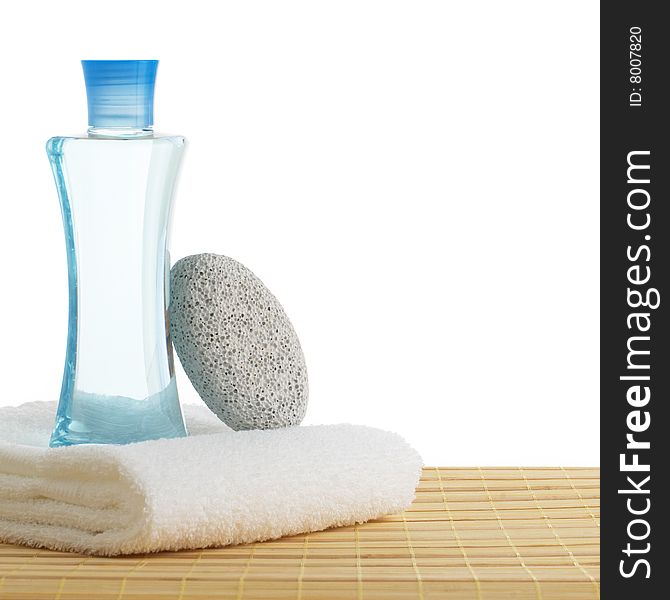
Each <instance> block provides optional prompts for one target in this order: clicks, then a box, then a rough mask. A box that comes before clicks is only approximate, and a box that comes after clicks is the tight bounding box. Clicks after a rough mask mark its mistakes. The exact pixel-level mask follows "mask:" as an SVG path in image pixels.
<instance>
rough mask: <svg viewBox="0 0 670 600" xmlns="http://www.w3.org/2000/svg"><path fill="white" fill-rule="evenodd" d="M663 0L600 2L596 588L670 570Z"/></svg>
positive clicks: (642, 592) (663, 589)
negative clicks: (598, 579) (599, 513)
mask: <svg viewBox="0 0 670 600" xmlns="http://www.w3.org/2000/svg"><path fill="white" fill-rule="evenodd" d="M663 8H664V6H663V3H661V2H645V1H640V2H620V1H618V0H617V1H612V2H603V3H601V58H600V61H601V98H600V103H601V167H600V177H601V200H600V207H601V323H600V324H601V372H600V377H601V410H602V426H601V466H602V501H601V502H602V532H601V536H602V537H601V557H602V597H603V598H605V599H606V600H607V599H609V598H619V597H621V598H631V599H635V600H638V599H639V600H644V599H647V598H649V599H657V598H664V597H666V594H667V586H668V583H667V580H668V578H669V577H670V567H669V566H668V564H667V563H668V557H669V556H670V551H669V550H668V548H667V547H666V544H667V541H666V540H667V539H668V525H667V520H668V519H667V514H668V512H670V494H669V493H668V490H670V451H669V448H670V443H669V440H670V422H669V420H668V409H667V405H668V403H669V402H670V394H669V392H668V389H669V387H668V379H669V377H670V352H669V351H668V347H669V344H670V332H669V331H668V316H667V315H668V307H670V287H669V286H668V280H669V278H670V220H669V218H668V204H669V203H670V151H669V150H668V148H669V146H670V135H669V132H668V122H669V119H670V92H669V90H670V29H668V24H667V21H666V19H665V18H664V16H663V14H664V12H665V11H663V10H662V9H663Z"/></svg>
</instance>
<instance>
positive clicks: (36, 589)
mask: <svg viewBox="0 0 670 600" xmlns="http://www.w3.org/2000/svg"><path fill="white" fill-rule="evenodd" d="M599 477H600V472H599V470H598V469H582V468H533V469H531V468H460V469H452V468H441V467H440V468H438V467H428V468H426V469H424V471H423V476H422V478H421V482H420V484H419V487H418V489H417V497H416V500H415V502H414V504H413V505H412V506H411V507H410V508H409V509H408V510H407V511H406V512H405V513H403V514H401V515H394V516H389V517H386V518H384V519H379V520H377V521H372V522H369V523H366V524H363V525H358V526H356V527H342V528H339V529H331V530H328V531H323V532H319V533H311V534H309V535H298V536H294V537H289V538H282V539H280V540H276V541H271V542H264V543H258V544H249V545H244V546H231V547H227V548H218V549H207V550H198V551H184V552H163V553H160V554H147V555H135V556H128V557H123V558H98V557H89V556H82V555H78V554H68V553H62V552H52V551H49V550H35V549H31V548H23V547H20V546H10V545H6V544H0V599H1V600H9V599H23V600H43V599H49V600H74V599H77V600H98V599H99V600H205V599H207V600H224V599H226V600H228V599H233V600H242V599H246V600H275V599H276V600H279V599H286V600H394V599H409V598H412V599H417V600H429V599H442V598H444V599H445V600H470V599H472V600H502V599H507V598H509V599H512V598H513V599H514V600H526V599H528V600H559V599H560V600H580V599H582V598H584V599H587V598H588V599H594V598H598V597H599V596H600V583H599V564H600V551H599V539H600V536H599V534H600V529H599V527H600V522H599V514H600V513H599V505H600V502H599V484H600V480H599Z"/></svg>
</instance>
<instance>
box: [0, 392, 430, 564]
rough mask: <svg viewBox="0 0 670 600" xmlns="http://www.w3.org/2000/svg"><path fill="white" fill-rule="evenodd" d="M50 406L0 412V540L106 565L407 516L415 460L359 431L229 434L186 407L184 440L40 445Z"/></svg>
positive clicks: (388, 440)
mask: <svg viewBox="0 0 670 600" xmlns="http://www.w3.org/2000/svg"><path fill="white" fill-rule="evenodd" d="M55 411H56V404H55V403H54V402H30V403H27V404H23V405H22V406H19V407H5V408H0V541H2V542H8V543H17V544H25V545H29V546H41V547H46V548H52V549H54V550H72V551H76V552H85V553H91V554H99V555H104V556H113V555H117V554H132V553H137V552H154V551H159V550H178V549H181V548H203V547H207V546H224V545H227V544H238V543H247V542H255V541H262V540H268V539H273V538H278V537H281V536H284V535H292V534H297V533H302V532H307V531H318V530H321V529H325V528H327V527H332V526H338V525H352V524H354V523H362V522H363V521H367V520H368V519H373V518H376V517H380V516H382V515H385V514H388V513H396V512H399V511H402V510H404V509H405V508H407V506H408V505H409V504H410V503H411V502H412V500H413V498H414V491H415V488H416V485H417V483H418V480H419V476H420V472H421V458H420V457H419V455H418V454H417V452H416V451H415V450H413V449H412V448H411V447H410V446H409V445H408V444H407V443H406V442H405V441H403V439H402V438H400V437H399V436H398V435H396V434H393V433H389V432H385V431H381V430H379V429H373V428H370V427H363V426H357V425H317V426H304V427H292V428H288V429H274V430H267V431H238V432H235V431H232V430H230V429H228V428H227V427H226V426H225V425H224V424H223V423H221V422H220V421H219V420H218V419H217V418H216V417H215V416H214V415H213V414H212V413H211V412H210V411H209V410H208V409H206V408H205V407H201V406H196V405H186V406H184V415H185V418H186V423H187V427H188V428H189V431H190V433H191V435H190V436H189V437H186V438H177V439H164V440H153V441H148V442H140V443H136V444H128V445H125V446H109V445H84V446H70V447H64V448H48V447H47V444H48V439H49V435H50V432H51V428H52V426H53V420H54V414H55Z"/></svg>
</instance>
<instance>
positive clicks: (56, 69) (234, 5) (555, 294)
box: [0, 0, 599, 465]
mask: <svg viewBox="0 0 670 600" xmlns="http://www.w3.org/2000/svg"><path fill="white" fill-rule="evenodd" d="M9 7H11V8H9ZM597 19H598V3H597V2H584V1H583V0H581V1H563V2H560V3H558V2H552V3H540V2H536V1H528V2H509V1H507V2H499V1H490V2H455V1H454V2H448V1H439V2H430V1H422V2H417V1H407V2H392V1H388V0H386V1H384V2H369V1H364V0H357V1H354V2H345V1H343V0H338V1H337V2H320V1H314V0H312V1H306V2H292V1H283V2H253V1H245V2H242V1H240V2H194V1H191V2H184V1H183V0H182V1H180V2H168V1H165V0H163V1H161V2H153V1H152V2H142V1H138V0H134V1H132V2H125V1H117V2H114V3H113V4H110V3H98V2H91V1H87V2H48V3H46V2H45V3H36V2H30V1H24V2H21V3H18V2H13V3H9V4H7V5H5V6H4V7H3V13H2V16H1V18H0V66H1V73H2V83H1V84H0V115H2V117H1V118H2V134H3V135H2V144H1V145H0V176H1V183H0V185H1V187H0V189H1V190H2V198H1V200H0V201H1V203H2V206H1V209H0V252H1V255H2V257H3V260H2V274H1V279H0V282H1V283H0V286H1V287H0V318H1V323H2V329H1V331H2V344H1V346H0V375H1V377H2V392H1V393H0V405H8V404H19V403H21V402H25V401H28V400H38V399H40V400H42V399H56V398H57V397H58V394H59V391H60V381H61V375H62V368H63V359H64V352H65V337H66V327H67V323H66V321H67V316H66V315H67V286H66V279H67V273H66V264H65V249H64V243H63V233H62V226H61V221H60V212H59V206H58V200H57V196H56V191H55V188H54V184H53V181H52V176H51V172H50V169H49V165H48V162H47V158H46V155H45V152H44V142H45V141H46V140H47V138H49V137H51V136H52V135H65V134H70V133H78V132H81V131H83V130H84V129H85V126H86V104H85V90H84V83H83V77H82V74H81V67H80V65H79V62H78V61H79V60H80V59H82V58H98V59H101V58H106V59H110V58H117V59H118V58H159V59H160V60H161V66H160V68H159V71H158V83H157V91H156V111H155V114H156V126H157V129H160V130H161V131H167V132H170V133H181V134H184V135H186V137H187V138H188V140H189V143H190V146H189V150H188V153H187V155H186V159H185V162H184V164H183V168H182V173H181V180H180V185H179V189H178V191H177V200H176V202H177V205H176V212H175V221H174V225H173V230H172V231H173V238H172V256H173V260H176V259H177V258H179V257H181V256H185V255H187V254H195V253H199V252H215V253H220V254H226V255H229V256H232V257H234V258H236V259H238V260H240V261H241V262H243V263H244V264H245V265H247V266H248V267H249V268H250V269H251V270H253V271H254V272H255V273H256V274H257V275H258V276H259V277H260V278H261V279H262V280H263V281H264V282H265V283H266V285H267V286H268V287H269V288H270V289H271V290H272V291H273V292H274V294H275V295H276V296H277V297H278V298H279V299H280V301H281V302H282V304H283V305H284V307H285V309H286V311H287V313H288V314H289V316H290V317H291V319H292V321H293V323H294V326H295V328H296V330H297V332H298V335H299V337H300V339H301V341H302V344H303V349H304V351H305V355H306V358H307V362H308V369H309V376H310V404H309V409H308V416H307V419H306V423H334V422H341V421H349V422H355V423H364V424H369V425H376V426H379V427H382V428H386V429H392V430H396V431H398V432H400V433H401V434H402V435H404V436H405V437H406V438H407V439H408V440H409V441H410V442H411V443H412V444H414V445H415V446H416V447H417V448H418V449H419V450H420V451H421V453H422V454H423V457H424V460H425V462H426V463H427V464H442V465H472V464H483V465H491V464H498V465H500V464H505V465H509V464H511V465H518V464H524V465H539V464H543V465H544V464H564V465H569V464H572V465H592V464H597V463H598V462H599V453H598V444H599V437H598V411H599V407H598V404H599V400H598V394H599V389H598V370H599V364H598V361H599V357H598V318H599V315H598V302H599V297H598V293H599V292H598V277H599V272H598V241H599V239H598V194H599V189H598V170H599V155H598V133H599V131H598V127H599V125H598V119H599V114H598V99H599V97H598V94H599V90H598V43H599V40H598V20H597ZM178 377H179V388H180V395H181V398H182V400H183V401H185V402H196V401H199V399H198V396H197V394H196V393H195V391H194V390H193V388H192V387H191V385H190V383H189V381H188V379H187V378H186V377H185V375H184V373H183V371H181V369H180V370H179V372H178ZM0 426H1V424H0Z"/></svg>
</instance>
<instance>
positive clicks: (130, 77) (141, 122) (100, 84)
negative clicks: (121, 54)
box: [81, 60, 158, 129]
mask: <svg viewBox="0 0 670 600" xmlns="http://www.w3.org/2000/svg"><path fill="white" fill-rule="evenodd" d="M81 64H82V67H83V68H84V79H85V80H86V95H87V97H88V124H89V126H90V127H133V128H136V129H145V128H148V127H151V126H152V125H153V123H154V84H155V82H156V69H157V68H158V61H157V60H82V61H81Z"/></svg>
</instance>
